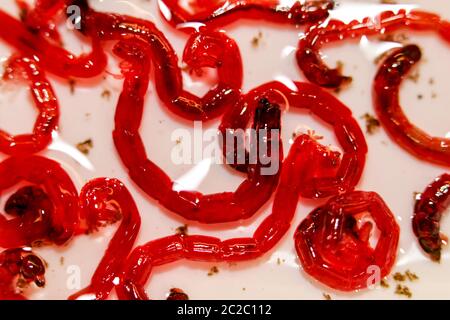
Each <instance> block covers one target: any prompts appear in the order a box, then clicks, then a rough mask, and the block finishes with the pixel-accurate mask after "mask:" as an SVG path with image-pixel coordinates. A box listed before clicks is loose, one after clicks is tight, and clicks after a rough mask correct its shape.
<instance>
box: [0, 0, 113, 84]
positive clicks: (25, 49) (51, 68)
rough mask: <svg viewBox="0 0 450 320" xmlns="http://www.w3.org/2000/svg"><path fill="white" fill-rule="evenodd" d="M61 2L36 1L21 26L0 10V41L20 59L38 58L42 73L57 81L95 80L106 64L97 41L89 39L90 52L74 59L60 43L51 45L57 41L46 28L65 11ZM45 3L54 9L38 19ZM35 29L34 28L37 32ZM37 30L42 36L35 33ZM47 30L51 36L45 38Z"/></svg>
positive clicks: (52, 0)
mask: <svg viewBox="0 0 450 320" xmlns="http://www.w3.org/2000/svg"><path fill="white" fill-rule="evenodd" d="M49 1H50V3H49ZM64 2H65V1H64V0H57V1H54V0H43V1H38V2H37V3H36V8H34V9H33V10H32V11H30V12H29V13H28V14H29V15H30V19H25V23H22V22H21V21H19V20H17V19H15V18H13V17H11V16H10V15H9V14H7V13H6V12H4V11H3V10H0V38H2V39H3V40H4V41H5V42H7V43H8V44H10V45H11V46H13V47H14V48H15V49H17V50H19V51H20V52H22V53H23V54H24V55H26V56H30V57H38V58H39V62H40V63H41V65H42V66H43V67H44V68H45V70H46V71H48V72H51V73H53V74H56V75H58V76H60V77H63V78H72V77H79V78H91V77H95V76H97V75H99V74H101V73H102V72H103V71H104V70H105V67H106V62H107V60H106V55H105V53H104V52H103V48H102V47H101V44H100V41H99V40H98V39H97V38H94V37H92V36H89V37H90V39H91V42H92V51H91V52H90V53H89V54H82V55H80V56H79V57H77V56H75V55H74V54H72V53H70V52H68V51H67V50H65V49H64V48H63V47H62V46H61V43H60V42H58V43H55V41H54V40H55V38H56V39H58V36H57V35H56V34H57V31H56V29H55V28H54V27H52V28H49V27H48V26H49V25H51V24H53V23H54V22H53V18H54V15H53V14H56V13H59V12H60V10H61V8H65V6H64V5H63V4H64ZM48 3H49V5H50V6H52V5H55V6H56V7H54V10H52V14H49V15H42V14H41V12H42V11H43V10H44V8H47V6H46V5H47V4H48ZM36 28H38V29H37V31H36ZM39 30H42V31H43V32H39ZM49 30H53V32H52V33H51V35H48V32H49Z"/></svg>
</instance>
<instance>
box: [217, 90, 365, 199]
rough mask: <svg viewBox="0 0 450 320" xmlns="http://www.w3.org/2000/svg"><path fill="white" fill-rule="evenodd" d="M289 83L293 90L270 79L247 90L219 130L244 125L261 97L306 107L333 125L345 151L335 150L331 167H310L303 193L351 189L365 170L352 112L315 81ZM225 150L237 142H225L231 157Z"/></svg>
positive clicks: (320, 195) (362, 143)
mask: <svg viewBox="0 0 450 320" xmlns="http://www.w3.org/2000/svg"><path fill="white" fill-rule="evenodd" d="M292 84H293V86H294V87H295V88H296V89H295V90H293V89H290V88H288V87H287V86H286V85H284V84H282V83H280V82H270V83H267V84H264V85H262V86H260V87H258V88H256V89H254V90H252V91H250V92H249V93H248V94H246V95H245V97H243V98H242V99H241V101H240V102H239V103H238V105H237V106H238V107H235V108H232V109H230V111H229V112H227V113H226V114H225V115H224V117H223V119H222V123H221V125H220V127H219V130H220V131H221V132H222V135H223V136H224V137H225V136H226V131H227V130H231V131H235V130H237V129H245V128H246V127H245V126H246V124H247V122H248V119H249V117H250V115H251V114H252V112H254V109H255V107H256V105H257V104H258V102H259V101H261V99H266V100H268V101H270V102H271V103H275V104H278V105H281V106H286V107H289V108H300V109H306V110H309V111H310V112H311V113H312V115H314V116H316V117H317V118H319V119H321V120H322V121H324V122H325V123H327V124H329V125H330V126H331V127H332V128H333V130H334V132H335V135H336V138H337V140H338V142H339V143H340V144H341V147H342V148H343V150H344V154H343V156H342V158H340V157H339V153H337V152H334V157H333V158H335V159H336V164H335V166H333V169H332V170H327V171H323V170H320V166H317V167H316V168H314V167H313V168H312V169H311V170H310V171H309V174H308V178H305V180H304V181H303V184H302V186H301V189H302V196H303V197H307V198H323V197H329V196H333V195H337V194H341V193H345V192H347V191H351V190H353V189H354V187H355V185H356V184H357V183H358V181H359V179H360V177H361V174H362V172H363V170H364V166H365V161H366V154H367V144H366V141H365V138H364V134H363V132H362V131H361V129H360V127H359V125H358V123H357V122H356V120H355V119H354V118H353V116H352V112H351V111H350V110H349V109H348V108H347V107H346V106H345V105H344V104H342V103H341V102H340V101H339V100H337V99H336V98H335V97H334V96H333V95H331V94H329V93H328V92H326V91H324V90H322V89H321V88H319V87H317V86H316V85H314V84H309V83H301V82H293V83H292ZM233 147H234V148H233ZM226 150H236V146H232V145H231V146H230V145H228V146H226V148H224V152H225V157H226V158H229V157H230V156H231V158H234V155H230V154H227V151H226ZM326 156H327V157H328V156H329V155H326Z"/></svg>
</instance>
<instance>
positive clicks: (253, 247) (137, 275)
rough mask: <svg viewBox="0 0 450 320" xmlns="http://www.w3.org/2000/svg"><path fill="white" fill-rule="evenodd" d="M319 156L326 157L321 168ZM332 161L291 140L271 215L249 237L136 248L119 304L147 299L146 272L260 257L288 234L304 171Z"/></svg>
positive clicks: (314, 146)
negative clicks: (184, 263) (184, 261)
mask: <svg viewBox="0 0 450 320" xmlns="http://www.w3.org/2000/svg"><path fill="white" fill-rule="evenodd" d="M324 154H327V155H329V158H328V160H329V161H328V163H326V164H325V162H324V161H323V157H324ZM335 161H336V159H335V157H334V155H333V153H331V152H330V151H329V150H328V148H326V147H324V146H322V145H320V144H318V143H317V142H316V141H315V140H314V139H313V138H311V137H310V136H308V135H302V136H299V137H297V139H296V140H295V142H294V144H293V146H292V148H291V150H290V152H289V155H288V157H287V158H286V159H285V161H284V163H283V167H282V170H281V176H280V184H279V186H278V189H277V191H276V194H275V199H274V203H273V208H272V213H271V214H270V215H269V216H268V217H267V218H266V219H265V220H264V221H263V222H262V223H261V225H260V226H259V227H258V228H257V229H256V231H255V233H254V234H253V236H252V237H249V238H236V239H229V240H224V241H222V240H220V239H218V238H214V237H208V236H200V235H192V236H191V235H173V236H168V237H165V238H161V239H158V240H154V241H151V242H149V243H147V244H145V245H143V246H140V247H137V248H136V249H134V250H133V252H132V253H131V254H130V257H129V258H128V259H127V261H126V262H125V265H124V271H123V275H122V276H121V280H120V282H119V284H118V285H117V286H116V292H117V294H118V297H119V299H147V298H148V297H147V294H146V293H145V290H144V287H145V285H146V283H147V281H148V279H149V277H150V274H151V272H152V269H153V268H154V267H157V266H161V265H164V264H168V263H171V262H175V261H177V260H181V259H187V260H193V261H204V262H223V261H245V260H252V259H256V258H258V257H261V256H262V255H263V254H265V253H266V252H268V251H269V250H271V249H272V248H273V247H274V246H275V245H276V244H277V243H278V242H279V241H280V239H281V238H282V237H283V236H284V234H285V233H286V232H287V231H288V230H289V227H290V224H291V221H292V218H293V217H294V214H295V210H296V208H297V202H298V198H299V195H300V189H301V185H302V183H303V181H304V177H305V175H307V172H308V170H309V169H311V168H312V167H316V166H318V165H319V166H321V167H322V166H323V169H325V170H326V169H328V167H330V166H332V165H333V164H334V163H335Z"/></svg>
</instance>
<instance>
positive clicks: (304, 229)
mask: <svg viewBox="0 0 450 320" xmlns="http://www.w3.org/2000/svg"><path fill="white" fill-rule="evenodd" d="M365 212H369V213H370V217H371V219H372V220H373V222H374V223H375V225H374V224H373V223H372V222H370V221H366V222H364V220H363V219H362V217H361V216H359V217H358V215H362V214H364V213H365ZM358 220H359V221H360V222H361V223H360V224H358ZM375 226H376V228H377V229H378V231H379V238H378V240H377V244H376V245H375V247H372V246H371V244H370V242H369V240H370V236H371V232H372V230H373V229H374V227H375ZM399 233H400V229H399V227H398V225H397V222H396V221H395V218H394V216H393V214H392V213H391V211H390V210H389V208H388V207H387V206H386V204H385V203H384V202H383V200H382V199H381V198H380V196H379V195H378V194H376V193H374V192H362V191H353V192H349V193H346V194H344V195H341V196H338V197H336V198H332V199H330V200H329V201H328V202H327V203H326V204H325V205H324V206H321V207H319V208H317V209H315V210H314V211H313V212H311V213H310V214H309V215H308V217H307V218H306V219H305V220H303V222H302V223H301V224H300V226H299V227H298V229H297V231H296V233H295V236H294V238H295V247H296V249H297V254H298V256H299V258H300V261H301V263H302V266H303V270H304V271H305V272H306V273H308V274H309V275H310V276H312V277H313V278H315V279H316V280H318V281H320V282H322V283H324V284H326V285H327V286H329V287H331V288H334V289H337V290H341V291H353V290H358V289H363V288H367V287H368V286H370V285H371V284H375V283H376V282H377V281H378V282H379V281H380V280H381V279H382V278H383V277H385V276H386V275H388V274H389V272H390V270H391V269H392V266H393V265H394V262H395V258H396V256H397V246H398V241H399ZM372 268H373V269H372ZM375 268H377V269H378V270H379V274H378V276H379V278H378V279H375V280H377V281H374V282H373V283H371V277H373V276H374V275H376V273H375V274H374V270H375Z"/></svg>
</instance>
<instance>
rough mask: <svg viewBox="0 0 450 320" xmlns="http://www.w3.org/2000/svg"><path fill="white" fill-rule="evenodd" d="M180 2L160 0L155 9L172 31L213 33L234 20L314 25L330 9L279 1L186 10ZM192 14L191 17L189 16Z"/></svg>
mask: <svg viewBox="0 0 450 320" xmlns="http://www.w3.org/2000/svg"><path fill="white" fill-rule="evenodd" d="M180 2H181V1H180V0H160V1H159V2H158V5H159V9H160V12H161V14H162V15H163V16H164V18H165V19H166V20H167V21H168V22H169V23H170V24H172V25H173V26H174V27H176V28H181V29H186V28H197V26H196V23H202V24H204V25H206V26H207V27H208V28H211V29H217V28H220V27H222V26H225V25H227V24H230V23H232V22H234V21H236V20H238V19H253V20H264V21H272V22H277V23H286V24H293V25H299V24H306V23H315V22H318V21H321V20H324V19H325V18H327V17H328V10H330V9H332V8H333V6H334V1H332V0H322V1H311V0H307V1H305V2H300V1H292V2H291V3H290V4H286V5H283V4H282V3H281V1H279V0H262V1H261V0H231V1H225V0H195V1H191V2H190V3H189V7H190V8H189V9H190V10H187V9H186V8H184V7H183V6H182V5H181V4H180ZM192 11H193V12H194V13H192Z"/></svg>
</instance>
